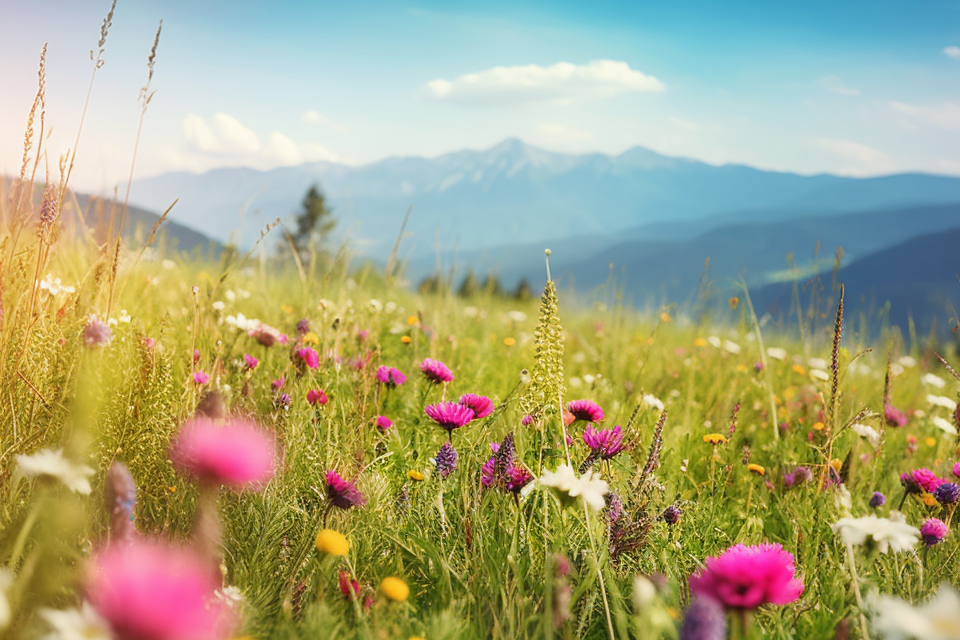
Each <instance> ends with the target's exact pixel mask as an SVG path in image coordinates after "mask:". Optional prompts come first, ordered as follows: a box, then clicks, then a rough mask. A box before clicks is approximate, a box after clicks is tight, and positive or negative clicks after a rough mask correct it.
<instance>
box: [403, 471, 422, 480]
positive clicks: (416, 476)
mask: <svg viewBox="0 0 960 640" xmlns="http://www.w3.org/2000/svg"><path fill="white" fill-rule="evenodd" d="M407 477H408V478H410V479H411V480H413V481H414V482H423V474H422V473H420V472H419V471H417V470H416V469H410V471H407Z"/></svg>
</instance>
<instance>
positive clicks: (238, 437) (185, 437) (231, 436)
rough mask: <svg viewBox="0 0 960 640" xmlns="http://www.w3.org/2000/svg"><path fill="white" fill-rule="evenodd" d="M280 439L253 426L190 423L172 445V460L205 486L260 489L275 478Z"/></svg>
mask: <svg viewBox="0 0 960 640" xmlns="http://www.w3.org/2000/svg"><path fill="white" fill-rule="evenodd" d="M276 446H277V445H276V438H275V437H274V435H273V434H271V433H269V432H267V431H265V430H263V429H262V428H260V427H259V426H257V425H256V424H254V423H252V422H245V421H242V420H237V421H233V422H229V423H227V424H224V425H220V424H217V423H215V422H214V421H212V420H210V419H209V418H193V419H192V420H190V421H188V422H187V423H186V424H185V425H183V428H182V429H180V433H178V434H177V436H176V437H175V438H174V439H173V442H172V443H171V445H170V460H171V461H172V462H173V465H174V466H175V467H176V468H177V469H178V470H179V471H180V472H181V473H184V474H187V475H190V476H193V477H195V478H197V479H199V480H200V481H201V482H205V483H210V484H215V485H221V484H223V485H228V486H230V487H233V488H243V487H251V486H256V485H259V484H261V483H264V482H266V481H267V480H269V479H270V478H272V477H273V473H274V469H275V466H276V457H277V453H276Z"/></svg>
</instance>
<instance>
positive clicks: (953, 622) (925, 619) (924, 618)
mask: <svg viewBox="0 0 960 640" xmlns="http://www.w3.org/2000/svg"><path fill="white" fill-rule="evenodd" d="M872 600H873V601H872V602H870V605H871V609H873V611H874V615H873V628H874V629H875V630H876V631H879V632H880V633H881V634H882V635H883V637H884V638H889V639H891V640H903V639H904V638H923V639H924V640H956V639H957V638H958V637H960V633H958V631H957V630H958V629H960V593H957V590H956V589H955V588H954V587H953V586H952V585H950V584H948V583H946V582H944V583H943V584H941V585H940V589H939V590H938V591H937V593H936V594H935V595H934V596H933V597H932V598H931V599H930V600H928V601H927V602H926V604H924V605H923V606H919V607H914V606H912V605H911V604H910V603H908V602H904V601H903V600H900V599H899V598H894V597H893V596H888V595H879V596H876V597H875V598H873V599H872Z"/></svg>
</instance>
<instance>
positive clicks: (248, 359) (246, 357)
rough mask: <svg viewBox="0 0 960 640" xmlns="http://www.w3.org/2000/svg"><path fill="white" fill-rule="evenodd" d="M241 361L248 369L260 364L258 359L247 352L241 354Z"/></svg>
mask: <svg viewBox="0 0 960 640" xmlns="http://www.w3.org/2000/svg"><path fill="white" fill-rule="evenodd" d="M243 363H244V364H245V365H247V369H250V370H251V371H253V370H254V369H256V368H257V367H259V366H260V361H259V360H257V359H256V358H254V357H253V356H252V355H250V354H249V353H245V354H243Z"/></svg>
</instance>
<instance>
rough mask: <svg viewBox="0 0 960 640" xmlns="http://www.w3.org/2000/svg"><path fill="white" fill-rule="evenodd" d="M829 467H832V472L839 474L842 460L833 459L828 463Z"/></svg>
mask: <svg viewBox="0 0 960 640" xmlns="http://www.w3.org/2000/svg"><path fill="white" fill-rule="evenodd" d="M830 466H831V467H833V470H834V471H836V472H837V473H840V469H843V460H841V459H840V458H834V459H833V460H831V461H830Z"/></svg>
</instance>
